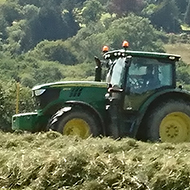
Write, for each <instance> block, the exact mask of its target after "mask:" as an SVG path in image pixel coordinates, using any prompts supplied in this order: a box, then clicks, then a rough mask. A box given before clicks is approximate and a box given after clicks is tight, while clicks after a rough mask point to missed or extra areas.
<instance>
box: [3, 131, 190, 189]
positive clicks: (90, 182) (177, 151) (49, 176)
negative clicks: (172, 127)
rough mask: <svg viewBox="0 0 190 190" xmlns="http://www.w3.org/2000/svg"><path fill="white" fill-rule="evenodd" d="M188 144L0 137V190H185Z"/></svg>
mask: <svg viewBox="0 0 190 190" xmlns="http://www.w3.org/2000/svg"><path fill="white" fill-rule="evenodd" d="M189 149H190V144H189V143H182V144H176V145H175V144H167V143H144V142H139V141H136V140H134V139H130V138H124V139H122V140H118V141H116V140H113V139H110V138H102V139H99V138H89V139H87V140H82V139H78V138H74V137H73V138H71V137H66V136H62V135H60V134H58V133H55V132H48V133H44V134H42V133H41V134H10V133H0V188H1V189H27V190H29V189H38V190H41V189H51V190H53V189H55V190H57V189H63V190H64V189H69V190H104V189H106V190H109V189H123V190H124V189H125V190H129V189H130V190H133V189H134V190H144V189H151V190H152V189H154V190H158V189H162V190H164V189H168V190H172V189H173V190H174V189H175V190H177V189H179V190H182V189H183V190H187V189H190V151H189Z"/></svg>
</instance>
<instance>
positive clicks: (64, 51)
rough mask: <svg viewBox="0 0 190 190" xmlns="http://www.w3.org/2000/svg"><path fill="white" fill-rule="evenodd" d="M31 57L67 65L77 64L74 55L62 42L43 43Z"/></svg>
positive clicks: (32, 52)
mask: <svg viewBox="0 0 190 190" xmlns="http://www.w3.org/2000/svg"><path fill="white" fill-rule="evenodd" d="M30 55H32V56H34V57H37V58H38V59H41V60H47V61H58V62H60V63H61V64H65V65H73V64H75V63H76V59H75V57H74V55H73V54H72V52H71V51H70V50H69V49H68V48H67V46H66V45H65V43H64V42H63V41H62V40H57V41H47V40H45V41H42V42H40V43H39V44H38V45H37V46H36V47H35V48H34V50H33V51H31V52H30Z"/></svg>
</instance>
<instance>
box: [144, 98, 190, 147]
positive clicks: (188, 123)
mask: <svg viewBox="0 0 190 190" xmlns="http://www.w3.org/2000/svg"><path fill="white" fill-rule="evenodd" d="M146 127H147V128H146V129H147V139H148V140H150V141H161V142H176V143H177V142H187V141H190V105H189V104H188V103H187V102H184V101H176V100H171V101H168V102H165V103H162V104H161V105H160V106H158V107H157V108H155V109H154V110H153V111H152V112H151V114H150V115H149V117H148V118H147V120H146Z"/></svg>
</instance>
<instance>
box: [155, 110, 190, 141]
mask: <svg viewBox="0 0 190 190" xmlns="http://www.w3.org/2000/svg"><path fill="white" fill-rule="evenodd" d="M159 133H160V138H161V141H162V142H186V141H190V117H189V116H187V115H186V114H185V113H182V112H173V113H170V114H168V115H167V116H166V117H164V119H163V120H162V122H161V124H160V131H159Z"/></svg>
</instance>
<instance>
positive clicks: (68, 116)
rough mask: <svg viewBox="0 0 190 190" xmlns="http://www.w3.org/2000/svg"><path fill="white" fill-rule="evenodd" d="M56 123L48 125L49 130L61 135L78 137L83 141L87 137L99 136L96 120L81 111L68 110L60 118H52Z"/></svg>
mask: <svg viewBox="0 0 190 190" xmlns="http://www.w3.org/2000/svg"><path fill="white" fill-rule="evenodd" d="M55 119H56V122H54V123H52V124H50V126H49V128H50V129H52V130H54V131H58V132H60V133H61V134H63V135H71V136H79V137H81V138H83V139H85V138H87V137H89V136H91V135H92V136H98V135H100V129H99V128H100V126H99V125H98V124H97V120H96V119H95V117H94V116H93V114H90V113H88V112H85V111H83V110H77V109H76V110H75V109H73V110H70V111H68V112H66V113H63V115H62V116H61V117H60V116H59V115H58V116H57V118H55V117H54V120H55Z"/></svg>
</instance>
